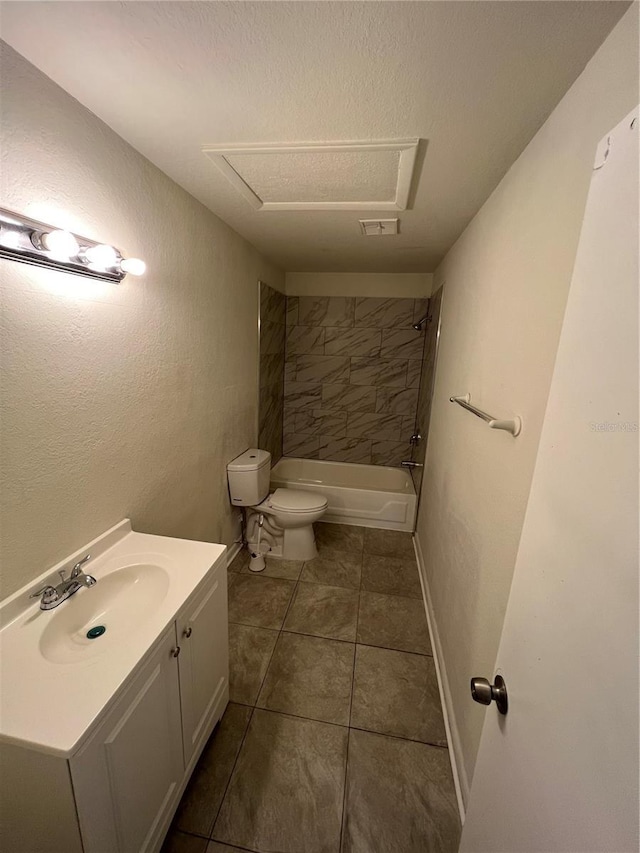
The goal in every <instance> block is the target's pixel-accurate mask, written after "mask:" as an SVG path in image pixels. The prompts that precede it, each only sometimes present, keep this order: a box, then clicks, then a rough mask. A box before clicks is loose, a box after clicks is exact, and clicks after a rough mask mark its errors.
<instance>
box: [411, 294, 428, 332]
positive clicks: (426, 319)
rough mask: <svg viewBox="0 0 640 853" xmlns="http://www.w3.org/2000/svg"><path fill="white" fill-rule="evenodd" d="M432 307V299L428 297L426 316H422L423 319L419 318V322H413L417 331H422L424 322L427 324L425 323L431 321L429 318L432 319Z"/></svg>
mask: <svg viewBox="0 0 640 853" xmlns="http://www.w3.org/2000/svg"><path fill="white" fill-rule="evenodd" d="M430 308H431V300H430V299H427V313H426V314H425V315H424V317H423V318H422V320H418V322H417V323H414V324H413V328H414V329H415V330H416V332H421V331H422V327H423V326H424V324H425V323H428V322H429V320H430V319H431V317H430V315H429V309H430Z"/></svg>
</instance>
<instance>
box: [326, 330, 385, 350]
mask: <svg viewBox="0 0 640 853" xmlns="http://www.w3.org/2000/svg"><path fill="white" fill-rule="evenodd" d="M324 340H325V344H324V351H325V354H326V355H348V356H351V357H353V356H356V355H357V356H377V355H379V354H380V345H381V343H382V332H381V330H380V329H334V328H331V327H327V329H326V331H325V339H324Z"/></svg>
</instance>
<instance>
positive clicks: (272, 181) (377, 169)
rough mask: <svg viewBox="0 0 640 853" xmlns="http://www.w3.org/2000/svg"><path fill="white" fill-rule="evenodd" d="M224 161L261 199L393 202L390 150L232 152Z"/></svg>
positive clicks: (395, 158)
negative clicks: (272, 152)
mask: <svg viewBox="0 0 640 853" xmlns="http://www.w3.org/2000/svg"><path fill="white" fill-rule="evenodd" d="M226 159H227V160H228V162H229V163H230V164H231V165H232V166H233V168H234V169H235V170H236V171H237V172H238V173H239V174H240V176H241V177H242V178H243V179H244V180H245V181H246V182H247V183H248V184H249V186H250V187H251V188H252V189H253V190H254V192H256V193H257V194H258V195H259V196H260V198H262V199H263V200H264V201H340V200H342V199H344V200H346V201H393V199H394V198H395V195H396V185H397V183H398V163H399V161H400V157H399V155H398V153H397V152H395V151H359V152H358V153H355V152H351V151H329V152H326V153H322V154H321V153H317V152H309V153H301V152H291V153H290V154H285V153H282V154H236V155H231V156H227V158H226Z"/></svg>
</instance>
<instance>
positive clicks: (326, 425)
mask: <svg viewBox="0 0 640 853" xmlns="http://www.w3.org/2000/svg"><path fill="white" fill-rule="evenodd" d="M291 431H292V432H296V433H298V434H299V435H332V436H335V437H337V438H344V437H345V436H346V434H347V412H323V411H311V412H307V411H303V412H298V411H297V412H296V413H295V417H294V425H293V429H292V430H291Z"/></svg>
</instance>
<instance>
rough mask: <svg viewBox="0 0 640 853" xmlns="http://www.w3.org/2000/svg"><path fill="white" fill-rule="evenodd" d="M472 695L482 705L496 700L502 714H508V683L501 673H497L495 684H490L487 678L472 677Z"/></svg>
mask: <svg viewBox="0 0 640 853" xmlns="http://www.w3.org/2000/svg"><path fill="white" fill-rule="evenodd" d="M471 696H472V697H473V701H474V702H479V703H480V704H481V705H490V704H491V702H493V701H495V703H496V705H497V706H498V711H500V713H501V714H506V713H507V711H508V710H509V700H508V698H507V685H506V684H505V683H504V678H503V677H502V676H501V675H496V680H495V684H489V682H488V681H487V679H486V678H472V679H471Z"/></svg>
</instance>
